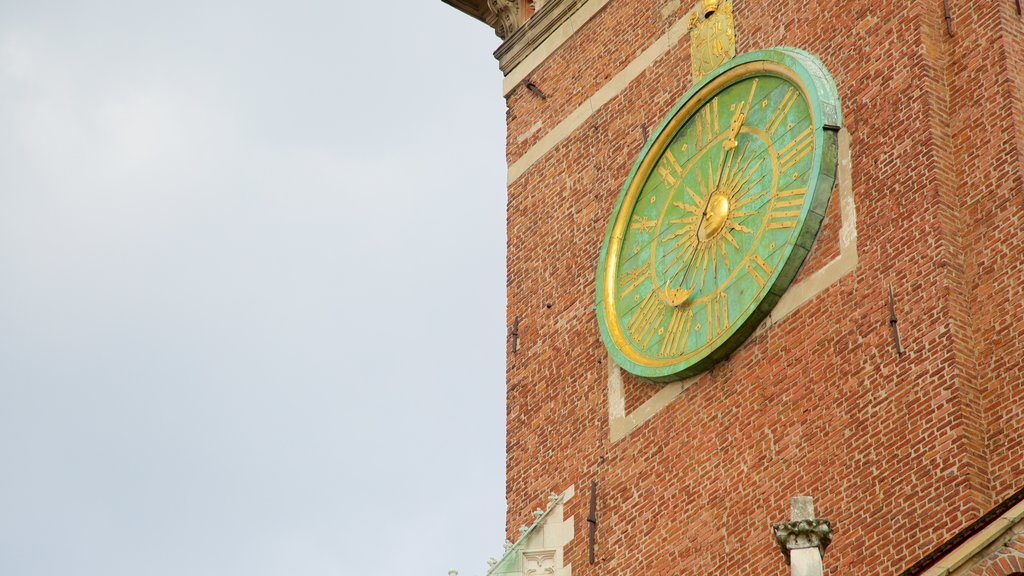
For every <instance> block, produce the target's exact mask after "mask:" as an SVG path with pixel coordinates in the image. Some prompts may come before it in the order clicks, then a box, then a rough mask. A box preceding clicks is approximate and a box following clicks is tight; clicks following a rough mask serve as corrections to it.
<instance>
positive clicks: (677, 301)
mask: <svg viewBox="0 0 1024 576" xmlns="http://www.w3.org/2000/svg"><path fill="white" fill-rule="evenodd" d="M742 106H743V105H742V104H740V109H739V110H737V111H736V114H735V115H733V117H732V120H731V121H730V122H729V137H728V138H726V139H725V141H724V142H722V150H723V154H722V164H721V166H720V167H719V169H718V178H717V179H716V180H715V186H714V188H712V189H711V191H709V192H708V198H707V200H705V201H704V208H703V209H702V210H701V213H700V219H699V220H698V221H697V228H696V236H697V238H696V240H697V244H696V245H695V246H694V247H693V252H692V253H691V254H690V260H689V261H688V262H687V263H686V267H685V268H683V279H682V280H681V281H680V283H679V285H680V286H683V285H685V284H686V277H687V276H689V274H690V268H691V267H692V266H693V262H694V260H695V257H696V256H697V251H698V250H699V249H700V243H701V234H700V232H701V228H702V227H703V226H704V220H705V219H707V216H708V208H709V207H710V206H711V200H712V198H713V197H714V195H715V193H716V192H718V188H719V187H720V186H721V185H722V176H724V175H725V167H726V165H727V164H728V161H727V158H729V159H731V158H732V154H733V150H735V149H736V146H737V142H736V136H738V135H739V133H740V129H741V128H743V122H744V121H745V120H746V119H747V115H746V114H745V113H744V112H743V108H742ZM716 264H717V261H716ZM715 273H716V274H717V273H718V272H717V267H716V272H715ZM670 282H671V280H666V281H665V289H664V291H663V295H664V297H665V300H666V302H667V303H668V304H669V305H670V306H679V305H681V304H682V303H683V302H685V301H686V300H687V299H688V298H689V297H690V295H691V294H693V290H686V289H683V288H669V283H670Z"/></svg>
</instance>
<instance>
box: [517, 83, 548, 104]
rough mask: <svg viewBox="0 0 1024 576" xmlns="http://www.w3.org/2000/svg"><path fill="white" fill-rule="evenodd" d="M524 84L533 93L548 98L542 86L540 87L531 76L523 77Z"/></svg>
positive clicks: (542, 98)
mask: <svg viewBox="0 0 1024 576" xmlns="http://www.w3.org/2000/svg"><path fill="white" fill-rule="evenodd" d="M523 86H526V89H527V90H529V91H530V92H532V93H533V95H534V96H536V97H537V98H540V99H541V100H547V99H548V95H547V94H545V93H543V92H541V90H540V88H538V87H537V85H536V84H534V83H533V82H532V81H531V80H530V79H529V78H524V79H523Z"/></svg>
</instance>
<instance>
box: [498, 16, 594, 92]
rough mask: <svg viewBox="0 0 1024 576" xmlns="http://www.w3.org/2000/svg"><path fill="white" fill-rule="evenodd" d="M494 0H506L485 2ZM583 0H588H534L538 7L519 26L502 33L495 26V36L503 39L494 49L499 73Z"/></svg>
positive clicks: (533, 47) (521, 57)
mask: <svg viewBox="0 0 1024 576" xmlns="http://www.w3.org/2000/svg"><path fill="white" fill-rule="evenodd" d="M493 2H499V3H504V2H508V0H488V5H491V3H493ZM586 2H587V0H546V1H543V2H541V1H536V0H535V2H534V3H533V6H534V7H535V8H536V9H537V11H536V12H535V13H534V14H533V16H531V17H530V19H528V20H527V21H526V22H525V23H523V25H522V26H518V29H515V28H513V31H512V32H510V33H509V34H507V35H502V33H501V31H500V30H498V28H497V27H495V30H496V31H497V32H498V36H501V37H502V38H504V39H505V41H504V42H502V44H501V46H498V49H497V50H495V51H494V57H495V58H497V59H498V68H500V69H501V72H502V74H505V75H506V76H507V75H508V73H509V72H511V71H512V69H513V68H515V67H516V66H517V65H519V63H521V62H522V61H523V60H524V59H525V58H526V57H527V56H529V55H530V54H531V53H532V52H533V51H534V50H536V49H537V47H538V46H539V45H540V44H541V42H544V40H546V39H547V38H548V36H551V34H552V33H553V32H554V31H555V30H557V29H558V28H559V27H560V26H561V25H562V24H563V23H565V22H566V21H567V20H568V19H569V17H570V16H572V15H573V14H574V13H575V12H576V11H577V10H579V8H580V7H581V6H583V4H585V3H586Z"/></svg>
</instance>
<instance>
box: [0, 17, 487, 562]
mask: <svg viewBox="0 0 1024 576" xmlns="http://www.w3.org/2000/svg"><path fill="white" fill-rule="evenodd" d="M497 44H498V40H497V38H496V37H495V36H494V34H493V32H492V31H491V30H490V29H489V28H487V27H486V26H485V25H483V24H482V23H480V22H477V21H475V20H472V19H471V18H469V17H468V16H465V15H463V14H461V13H460V12H458V11H456V10H454V9H453V8H451V7H449V6H447V5H445V4H443V3H442V2H441V0H404V1H398V2H355V1H353V0H342V1H340V2H339V1H337V0H333V1H327V0H320V1H317V0H300V1H294V0H293V1H290V2H283V1H280V0H274V1H269V0H246V1H244V2H243V1H240V0H202V1H196V0H179V1H176V2H166V1H150V0H147V1H139V0H102V1H101V0H90V1H78V2H49V1H28V0H5V1H3V2H0V574H2V575H3V576H22V575H43V576H48V575H53V576H71V575H74V576H89V575H97V576H121V575H124V576H142V575H144V576H149V575H155V576H160V575H174V576H182V575H188V576H205V575H231V576H235V575H241V574H245V575H247V576H262V575H288V576H295V575H321V574H324V575H326V574H334V575H345V576H349V575H353V576H354V575H356V574H394V575H399V574H401V575H407V574H416V575H424V576H429V575H439V576H445V575H446V574H447V570H448V569H450V568H458V569H459V570H460V572H461V574H462V575H463V576H470V575H478V574H483V572H484V571H485V570H486V559H487V557H488V556H496V555H498V554H499V553H500V551H501V543H502V540H503V526H504V512H505V503H504V419H505V409H504V397H505V396H504V388H505V383H504V350H505V326H504V319H505V312H504V306H505V280H504V265H505V260H504V249H505V215H504V209H505V184H504V180H505V163H504V152H503V150H504V111H505V108H504V102H503V100H502V98H501V96H500V81H501V75H500V72H498V70H497V64H496V62H495V61H494V59H493V57H492V56H491V52H492V51H493V49H494V48H495V47H496V46H497Z"/></svg>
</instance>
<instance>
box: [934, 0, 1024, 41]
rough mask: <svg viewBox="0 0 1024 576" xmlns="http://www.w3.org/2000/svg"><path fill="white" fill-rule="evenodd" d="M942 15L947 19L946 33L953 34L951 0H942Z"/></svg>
mask: <svg viewBox="0 0 1024 576" xmlns="http://www.w3.org/2000/svg"><path fill="white" fill-rule="evenodd" d="M1018 2H1019V0H1018ZM942 16H943V17H944V18H945V19H946V34H949V35H950V36H952V35H953V16H952V15H951V14H950V13H949V0H942Z"/></svg>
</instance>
